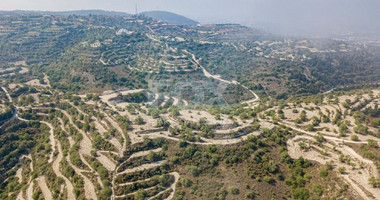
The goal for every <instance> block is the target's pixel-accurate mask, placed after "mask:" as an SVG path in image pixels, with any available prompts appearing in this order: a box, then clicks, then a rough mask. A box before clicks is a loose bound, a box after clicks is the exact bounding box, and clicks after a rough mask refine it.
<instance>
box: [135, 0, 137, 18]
mask: <svg viewBox="0 0 380 200" xmlns="http://www.w3.org/2000/svg"><path fill="white" fill-rule="evenodd" d="M135 11H136V15H137V3H136V4H135Z"/></svg>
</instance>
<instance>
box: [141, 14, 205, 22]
mask: <svg viewBox="0 0 380 200" xmlns="http://www.w3.org/2000/svg"><path fill="white" fill-rule="evenodd" d="M141 14H142V15H145V16H147V17H151V18H154V19H157V20H160V21H163V22H166V23H168V24H176V25H197V24H198V22H197V21H194V20H192V19H189V18H187V17H184V16H182V15H178V14H175V13H172V12H167V11H150V12H143V13H141Z"/></svg>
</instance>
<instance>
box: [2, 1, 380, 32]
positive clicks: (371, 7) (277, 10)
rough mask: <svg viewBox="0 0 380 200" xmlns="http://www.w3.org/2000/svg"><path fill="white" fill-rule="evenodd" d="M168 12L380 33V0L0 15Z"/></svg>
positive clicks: (55, 6)
mask: <svg viewBox="0 0 380 200" xmlns="http://www.w3.org/2000/svg"><path fill="white" fill-rule="evenodd" d="M136 4H137V7H138V11H139V12H141V11H150V10H166V11H171V12H175V13H178V14H182V15H184V16H187V17H190V18H193V19H195V20H197V21H200V22H202V23H223V22H237V23H241V24H245V25H252V26H256V27H260V28H265V29H267V30H270V31H273V32H280V33H289V34H291V33H305V34H313V33H316V32H320V33H330V32H338V31H339V32H347V31H355V32H358V31H363V30H365V31H366V32H372V33H374V34H378V33H379V32H380V0H0V10H16V9H17V10H49V11H62V10H80V9H103V10H114V11H124V12H128V13H134V12H135V5H136Z"/></svg>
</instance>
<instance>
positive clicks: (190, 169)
mask: <svg viewBox="0 0 380 200" xmlns="http://www.w3.org/2000/svg"><path fill="white" fill-rule="evenodd" d="M185 169H186V171H187V172H188V173H190V174H191V175H193V176H199V174H200V173H201V170H200V169H199V168H198V167H197V166H193V165H187V166H186V167H185Z"/></svg>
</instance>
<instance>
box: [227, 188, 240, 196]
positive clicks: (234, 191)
mask: <svg viewBox="0 0 380 200" xmlns="http://www.w3.org/2000/svg"><path fill="white" fill-rule="evenodd" d="M227 191H228V193H229V194H233V195H237V194H239V192H240V191H239V189H238V188H237V187H235V186H229V187H228V188H227Z"/></svg>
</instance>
